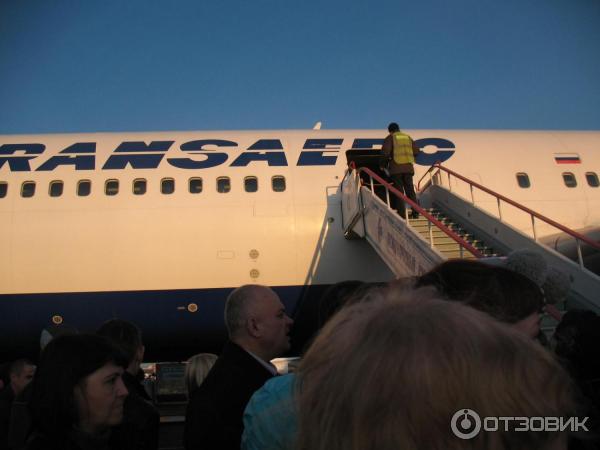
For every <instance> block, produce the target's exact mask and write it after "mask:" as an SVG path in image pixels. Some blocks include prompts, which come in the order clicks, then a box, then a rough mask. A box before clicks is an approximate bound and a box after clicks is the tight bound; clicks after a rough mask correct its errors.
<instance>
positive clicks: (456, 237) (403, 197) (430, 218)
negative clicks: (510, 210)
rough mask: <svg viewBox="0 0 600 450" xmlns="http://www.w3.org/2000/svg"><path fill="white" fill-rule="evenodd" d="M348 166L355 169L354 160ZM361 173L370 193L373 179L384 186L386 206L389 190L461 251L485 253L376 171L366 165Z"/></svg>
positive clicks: (430, 239) (481, 254) (477, 253)
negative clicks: (368, 184) (368, 185)
mask: <svg viewBox="0 0 600 450" xmlns="http://www.w3.org/2000/svg"><path fill="white" fill-rule="evenodd" d="M350 168H351V169H353V170H356V165H355V164H354V162H352V163H350ZM361 173H365V174H367V175H368V176H369V179H370V184H371V194H372V195H375V185H374V183H373V180H376V181H377V182H378V183H379V184H381V185H382V186H383V187H385V190H386V200H387V205H388V207H391V206H390V192H391V193H392V194H394V195H395V196H396V197H398V198H399V199H401V200H402V201H404V202H405V203H408V204H409V205H410V206H411V208H412V209H413V211H417V212H418V213H419V214H421V215H422V216H423V217H425V218H426V219H427V220H428V222H429V223H430V224H434V225H435V226H437V227H438V228H439V229H440V230H442V231H443V232H444V233H445V234H446V235H447V236H448V237H450V238H451V239H452V240H453V241H455V242H456V243H457V244H458V245H459V246H460V248H461V251H462V249H463V248H464V249H465V250H467V251H469V252H471V253H472V254H473V256H475V257H476V258H483V257H485V255H484V254H483V253H481V252H480V251H479V250H478V249H477V248H475V247H474V246H472V245H471V244H470V243H469V242H467V241H465V240H464V239H463V238H462V237H461V236H459V235H458V234H456V233H455V232H454V231H452V230H451V229H450V228H448V227H447V226H446V225H444V224H443V223H442V222H440V221H439V220H437V219H436V218H435V217H433V216H432V215H431V214H429V213H428V212H427V211H426V210H424V209H423V208H421V207H420V206H419V205H418V204H417V203H415V202H413V201H412V200H411V199H410V198H408V197H407V196H406V195H404V194H403V193H402V192H400V191H399V190H398V189H396V188H395V187H393V186H392V185H391V183H388V182H387V181H385V180H384V179H383V178H381V177H380V176H379V175H377V174H376V173H374V172H373V171H371V170H370V169H367V168H366V167H360V168H359V169H358V174H359V176H360V174H361ZM405 218H406V217H405ZM429 242H430V245H431V246H432V247H433V246H434V242H433V236H431V225H430V238H429Z"/></svg>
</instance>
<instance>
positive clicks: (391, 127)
mask: <svg viewBox="0 0 600 450" xmlns="http://www.w3.org/2000/svg"><path fill="white" fill-rule="evenodd" d="M388 131H389V132H390V133H395V132H396V131H400V127H399V126H398V124H397V123H396V122H392V123H390V124H389V125H388Z"/></svg>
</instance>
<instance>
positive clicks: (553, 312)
mask: <svg viewBox="0 0 600 450" xmlns="http://www.w3.org/2000/svg"><path fill="white" fill-rule="evenodd" d="M435 167H438V168H441V169H444V170H447V171H449V172H452V171H450V170H449V169H446V168H445V167H442V166H441V165H439V164H434V165H433V166H431V167H430V168H429V170H428V171H427V172H426V173H425V175H427V173H429V172H430V171H431V170H432V169H434V168H435ZM350 168H351V169H352V170H356V165H355V164H354V162H351V163H350ZM358 173H359V174H360V173H366V174H367V175H368V176H369V179H370V184H371V186H370V187H371V194H372V195H375V189H374V187H375V186H374V183H373V179H375V180H377V181H378V182H379V183H380V184H381V185H382V186H384V187H385V189H386V200H387V205H388V207H389V206H390V196H389V193H390V192H392V194H394V195H395V196H396V197H398V198H400V199H401V200H403V201H404V202H406V203H408V204H409V205H410V206H411V208H413V210H416V211H418V212H419V214H421V215H422V216H423V217H425V218H426V219H427V220H428V221H429V223H433V224H434V225H436V226H437V227H438V228H439V229H440V230H442V231H443V232H444V233H446V234H447V235H448V236H449V237H450V238H452V239H453V240H454V241H455V242H456V243H457V244H458V245H460V246H461V247H464V248H465V249H466V250H468V251H469V252H471V253H472V254H473V255H474V256H475V257H477V258H484V257H485V255H483V254H482V253H481V252H480V251H479V250H478V249H476V248H475V247H473V246H472V245H471V244H470V243H468V242H467V241H465V240H464V239H463V238H462V237H460V236H459V235H458V234H456V233H455V232H454V231H452V230H451V229H449V228H448V227H446V225H444V224H443V223H442V222H440V221H439V220H437V219H436V218H435V217H433V216H432V215H431V214H429V213H428V212H427V211H426V210H424V209H423V208H421V207H420V206H419V205H418V204H417V203H415V202H413V201H412V200H411V199H410V198H408V197H407V196H406V195H404V194H403V193H402V192H400V191H399V190H397V189H396V188H394V187H393V186H392V185H391V183H389V182H387V181H385V180H384V179H383V178H381V177H380V176H379V175H377V174H376V173H374V172H373V171H371V170H369V169H367V168H365V167H361V168H359V169H358ZM454 173H455V172H452V174H453V175H454ZM425 175H423V177H422V178H421V180H419V186H420V183H421V181H422V180H423V178H424V177H425ZM456 175H457V176H458V177H460V178H461V179H464V180H467V179H466V178H465V177H462V176H461V175H458V174H456ZM456 175H455V176H456ZM469 181H470V180H469ZM473 185H474V186H476V187H479V186H480V185H478V184H477V183H475V182H473ZM481 187H482V188H483V189H485V190H486V192H487V191H489V192H493V191H491V190H489V189H487V188H485V187H483V186H481ZM498 195H500V194H498ZM500 197H502V198H503V199H504V198H506V197H503V196H500ZM507 200H508V201H509V202H511V204H512V203H514V202H512V200H510V199H507ZM517 205H518V204H517ZM523 208H525V207H523ZM526 209H527V208H526ZM536 214H537V213H536ZM430 230H431V226H430ZM430 244H431V246H433V239H432V238H430ZM545 311H546V313H547V314H548V315H550V316H551V317H553V318H554V319H555V320H557V321H560V320H561V318H562V313H561V312H560V311H559V310H558V309H557V308H556V307H555V306H554V305H546V307H545Z"/></svg>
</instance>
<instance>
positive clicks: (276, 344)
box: [225, 284, 293, 361]
mask: <svg viewBox="0 0 600 450" xmlns="http://www.w3.org/2000/svg"><path fill="white" fill-rule="evenodd" d="M292 323H293V321H292V319H290V318H289V317H288V315H287V314H286V312H285V307H284V306H283V304H282V303H281V300H280V299H279V297H278V295H277V294H276V293H275V292H274V291H273V290H272V289H270V288H268V287H266V286H261V285H255V284H247V285H244V286H241V287H239V288H237V289H235V290H234V291H232V292H231V294H229V297H227V302H226V303H225V325H226V326H227V331H228V333H229V339H231V341H232V342H235V343H236V344H238V345H240V346H241V347H243V348H244V349H246V350H247V351H250V352H252V353H254V354H256V355H257V356H259V357H260V358H262V359H263V360H265V361H269V360H271V359H273V358H276V357H277V356H281V355H283V354H284V353H285V352H286V351H287V350H288V349H289V348H290V340H289V332H290V328H291V326H292Z"/></svg>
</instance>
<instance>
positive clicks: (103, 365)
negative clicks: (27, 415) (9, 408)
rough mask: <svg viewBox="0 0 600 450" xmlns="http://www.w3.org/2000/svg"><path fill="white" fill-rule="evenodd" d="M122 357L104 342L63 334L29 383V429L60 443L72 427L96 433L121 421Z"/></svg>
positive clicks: (124, 361) (49, 347) (51, 345)
mask: <svg viewBox="0 0 600 450" xmlns="http://www.w3.org/2000/svg"><path fill="white" fill-rule="evenodd" d="M126 365H127V359H126V357H125V355H124V354H123V353H122V352H121V350H120V349H119V348H117V347H116V346H114V344H112V343H111V342H110V341H109V340H108V339H106V338H104V337H101V336H97V335H91V334H90V335H88V334H81V335H65V336H59V337H57V338H55V339H53V340H52V341H51V342H50V343H49V344H48V345H47V346H46V348H45V349H44V351H43V352H42V354H41V357H40V363H39V366H38V369H37V372H36V375H35V378H34V381H33V390H32V397H31V401H30V409H31V413H32V421H33V427H34V429H36V430H38V431H40V432H42V433H44V434H46V435H49V436H53V437H54V438H56V439H64V438H65V437H66V436H67V435H68V433H69V432H70V430H71V429H73V428H77V429H79V430H81V431H84V432H88V433H92V434H93V433H99V432H102V431H104V430H106V429H108V428H110V427H112V426H114V425H117V424H119V423H120V422H121V420H122V418H123V402H124V400H125V397H126V396H127V394H128V392H127V389H126V388H125V385H124V384H123V380H122V379H121V375H122V374H123V369H124V367H125V366H126Z"/></svg>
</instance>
